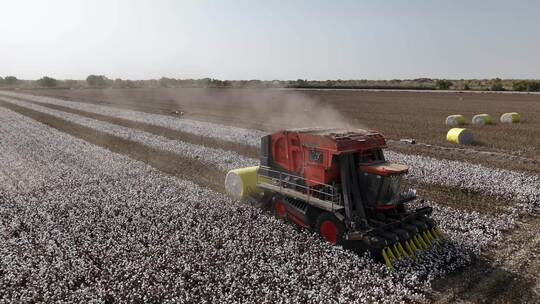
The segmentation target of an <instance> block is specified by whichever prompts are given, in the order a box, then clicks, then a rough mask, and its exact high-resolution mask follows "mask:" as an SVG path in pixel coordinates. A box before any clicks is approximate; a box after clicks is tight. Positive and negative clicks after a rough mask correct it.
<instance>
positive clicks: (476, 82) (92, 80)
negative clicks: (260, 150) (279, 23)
mask: <svg viewBox="0 0 540 304" xmlns="http://www.w3.org/2000/svg"><path fill="white" fill-rule="evenodd" d="M0 87H4V88H28V89H30V88H100V89H103V88H305V89H317V88H320V89H412V90H464V91H467V90H476V91H478V90H481V91H522V92H540V81H539V80H526V79H520V80H516V79H500V78H494V79H469V80H465V79H459V80H450V79H432V78H417V79H392V80H368V79H360V80H341V79H337V80H307V79H297V80H257V79H252V80H219V79H214V78H201V79H177V78H168V77H162V78H160V79H148V80H129V79H125V80H124V79H120V78H116V79H109V78H108V77H106V76H104V75H88V77H86V79H85V80H71V79H66V80H57V79H55V78H52V77H49V76H44V77H42V78H40V79H38V80H21V79H18V78H17V77H15V76H5V77H0Z"/></svg>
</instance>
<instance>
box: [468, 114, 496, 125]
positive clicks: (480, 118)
mask: <svg viewBox="0 0 540 304" xmlns="http://www.w3.org/2000/svg"><path fill="white" fill-rule="evenodd" d="M472 123H473V125H491V124H492V123H493V119H491V116H490V115H489V114H478V115H474V116H473V118H472Z"/></svg>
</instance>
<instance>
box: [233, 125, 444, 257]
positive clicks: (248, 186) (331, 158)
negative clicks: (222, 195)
mask: <svg viewBox="0 0 540 304" xmlns="http://www.w3.org/2000/svg"><path fill="white" fill-rule="evenodd" d="M384 148H386V141H385V139H384V137H383V136H382V135H381V134H380V133H378V132H376V131H366V130H360V129H352V130H348V129H319V128H315V129H293V130H283V131H278V132H275V133H273V134H271V135H267V136H264V137H263V138H262V139H261V159H260V165H259V166H256V167H249V168H241V169H235V170H231V171H230V172H229V173H228V174H227V177H226V179H225V188H226V189H227V192H228V193H230V194H231V195H233V196H234V197H235V198H237V199H247V200H250V201H256V202H258V203H259V204H262V205H264V206H266V207H268V208H269V209H271V210H272V211H273V212H274V214H275V215H276V216H277V217H278V218H281V219H283V220H288V221H290V222H293V223H295V224H297V225H299V226H301V227H304V228H307V229H311V230H314V231H316V232H317V233H319V234H320V235H321V236H322V237H323V238H324V239H326V240H327V241H328V242H330V243H331V244H334V245H341V246H343V247H344V248H349V249H353V250H356V251H366V250H367V251H369V252H370V253H371V255H372V257H373V258H374V259H376V260H380V261H384V262H385V263H386V265H387V266H389V267H390V268H392V263H393V262H394V260H399V259H402V258H405V257H410V258H414V256H415V254H417V251H419V250H423V249H427V248H428V247H429V246H431V245H432V244H433V243H436V242H439V241H440V240H441V239H442V238H443V235H442V233H441V232H440V230H439V229H438V228H437V226H436V223H435V221H434V220H433V219H431V218H430V216H431V213H432V208H431V207H423V208H418V209H415V210H411V208H409V207H408V206H407V203H408V202H411V201H414V200H415V199H416V191H414V190H410V189H409V190H405V191H403V189H402V179H403V176H404V175H405V174H407V172H408V166H406V165H401V164H393V163H389V162H388V161H386V160H385V157H384V153H383V149H384Z"/></svg>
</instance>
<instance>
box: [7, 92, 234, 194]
mask: <svg viewBox="0 0 540 304" xmlns="http://www.w3.org/2000/svg"><path fill="white" fill-rule="evenodd" d="M0 106H2V107H5V108H7V109H10V110H12V111H15V112H17V113H20V114H22V115H25V116H28V117H30V118H32V119H34V120H36V121H39V122H41V123H43V124H45V125H48V126H50V127H52V128H55V129H57V130H59V131H62V132H65V133H67V134H70V135H72V136H74V137H77V138H80V139H83V140H85V141H87V142H89V143H92V144H95V145H98V146H100V147H104V148H106V149H109V150H111V151H112V152H115V153H120V154H124V155H127V156H129V157H131V158H133V159H136V160H140V161H143V162H145V163H147V164H149V165H150V166H152V167H154V168H156V169H158V170H160V171H162V172H165V173H167V174H171V175H174V176H177V177H179V178H181V179H186V180H190V181H193V182H195V183H197V184H200V185H204V186H206V187H208V188H210V189H212V190H215V191H219V192H224V189H223V180H224V179H225V174H224V172H223V171H222V170H220V169H219V168H214V167H211V166H208V165H204V164H202V163H200V162H199V161H197V160H195V159H192V158H189V157H182V156H180V155H178V154H176V153H172V152H166V151H163V150H160V149H157V148H153V147H149V146H146V145H143V144H140V143H137V142H134V141H130V140H126V139H124V138H121V137H118V136H114V135H110V134H107V133H104V132H99V131H96V130H94V129H91V128H88V127H85V126H82V125H79V124H75V123H72V122H69V121H66V120H63V119H60V118H57V117H54V116H52V115H49V114H46V113H42V112H39V111H35V110H32V109H28V108H25V107H21V106H18V105H15V104H12V103H8V102H4V101H2V100H0Z"/></svg>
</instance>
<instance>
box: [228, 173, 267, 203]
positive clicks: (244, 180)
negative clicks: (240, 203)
mask: <svg viewBox="0 0 540 304" xmlns="http://www.w3.org/2000/svg"><path fill="white" fill-rule="evenodd" d="M258 169H259V167H258V166H254V167H248V168H240V169H234V170H231V171H229V172H228V173H227V176H226V177H225V191H226V192H227V193H228V194H229V195H230V196H232V197H233V198H235V199H237V200H242V199H245V198H246V197H248V196H249V195H250V194H252V193H253V192H256V191H257V170H258Z"/></svg>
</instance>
